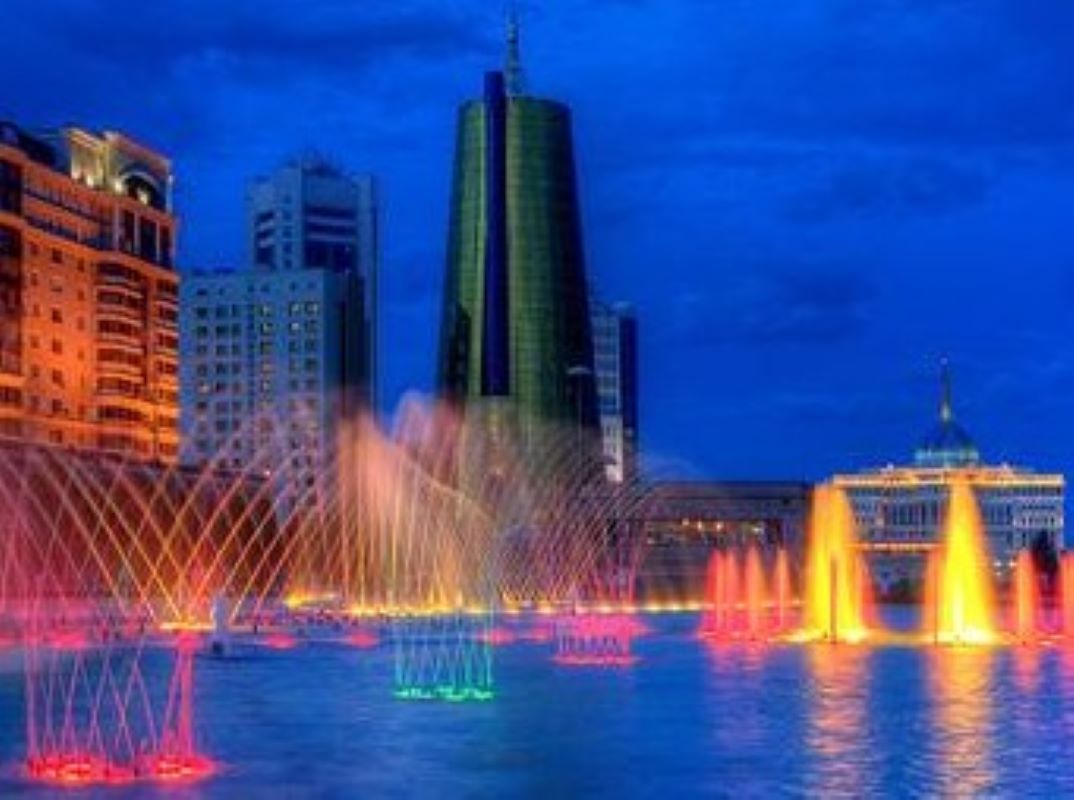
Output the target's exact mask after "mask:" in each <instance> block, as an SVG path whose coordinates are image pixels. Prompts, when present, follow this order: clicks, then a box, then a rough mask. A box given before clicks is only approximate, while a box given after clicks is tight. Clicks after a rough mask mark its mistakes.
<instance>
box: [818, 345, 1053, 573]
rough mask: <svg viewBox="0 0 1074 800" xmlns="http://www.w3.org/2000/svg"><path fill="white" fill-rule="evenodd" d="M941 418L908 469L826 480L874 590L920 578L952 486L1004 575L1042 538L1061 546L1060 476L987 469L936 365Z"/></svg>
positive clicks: (947, 373) (945, 369) (944, 370)
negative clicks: (845, 512)
mask: <svg viewBox="0 0 1074 800" xmlns="http://www.w3.org/2000/svg"><path fill="white" fill-rule="evenodd" d="M940 383H941V386H940V404H939V414H938V417H937V419H936V421H935V422H934V423H933V425H932V427H931V428H929V430H928V431H927V432H926V434H925V436H924V437H923V438H922V439H921V440H920V442H919V443H918V445H917V448H916V449H915V450H914V454H913V461H912V463H911V464H909V465H905V466H897V465H889V466H886V467H882V468H880V469H874V470H866V471H863V472H858V473H854V474H849V475H836V476H834V477H833V478H832V483H834V484H835V485H836V486H839V487H841V488H843V489H845V490H846V492H847V495H848V497H849V498H850V502H851V505H852V507H853V509H854V515H855V517H856V520H857V525H858V536H859V539H860V541H861V546H862V549H863V550H865V551H866V552H868V553H869V555H870V568H871V571H872V575H873V578H874V580H875V581H876V583H877V584H878V585H879V586H880V588H882V589H883V588H886V587H891V586H892V585H894V584H896V583H898V582H900V581H909V582H910V583H911V584H913V583H915V582H918V581H920V579H921V577H922V575H923V570H924V566H925V558H924V556H927V554H928V553H929V552H930V551H931V550H933V549H934V548H935V547H936V546H937V543H938V541H939V539H940V536H941V535H942V529H943V522H944V516H945V513H946V509H947V499H948V496H949V494H950V489H951V486H952V485H953V484H954V483H955V482H965V483H968V484H969V485H970V486H971V487H972V489H973V490H974V494H975V496H976V498H977V503H978V506H979V508H980V512H981V518H982V523H983V527H984V534H985V539H986V543H987V546H988V551H989V557H990V558H991V560H992V564H993V568H994V569H995V571H996V573H997V574H998V575H999V576H1000V577H1001V578H1004V577H1006V576H1007V575H1008V574H1009V571H1010V569H1011V567H1012V566H1013V565H1014V559H1015V557H1016V556H1017V553H1018V551H1019V550H1021V549H1022V548H1024V547H1029V546H1031V545H1032V544H1033V542H1034V540H1036V539H1037V538H1038V537H1041V536H1045V537H1047V538H1048V539H1049V540H1050V542H1051V544H1052V545H1053V546H1054V547H1055V548H1056V550H1059V549H1062V547H1063V525H1064V519H1063V507H1064V491H1065V481H1064V477H1063V476H1062V475H1059V474H1048V473H1039V472H1034V471H1032V470H1029V469H1024V468H1019V467H1014V466H1011V465H1009V464H995V465H990V464H987V463H986V462H985V461H984V459H983V458H982V456H981V451H980V450H979V449H978V447H977V444H976V442H975V441H974V439H973V437H972V436H970V434H969V433H968V432H967V430H966V429H965V428H964V427H963V426H962V425H961V424H959V422H958V421H957V420H956V418H955V412H954V404H953V401H952V389H951V370H950V367H949V365H948V363H947V361H946V360H945V361H944V362H942V364H941V381H940Z"/></svg>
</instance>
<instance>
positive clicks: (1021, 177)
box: [0, 0, 1074, 478]
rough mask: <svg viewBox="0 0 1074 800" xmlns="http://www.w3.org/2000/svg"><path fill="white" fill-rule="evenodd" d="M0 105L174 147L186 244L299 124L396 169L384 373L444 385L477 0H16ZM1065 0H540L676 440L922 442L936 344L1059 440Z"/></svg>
mask: <svg viewBox="0 0 1074 800" xmlns="http://www.w3.org/2000/svg"><path fill="white" fill-rule="evenodd" d="M3 18H4V20H3V28H4V31H3V34H2V38H3V41H4V47H3V49H2V53H0V87H2V88H0V117H8V118H11V119H14V120H15V121H17V122H19V123H21V124H23V125H25V126H28V127H37V126H54V125H59V124H64V123H67V122H76V123H79V124H82V125H85V126H89V127H94V128H115V129H120V130H123V131H125V132H128V133H129V134H131V135H132V136H134V137H135V138H137V139H140V140H142V141H144V142H146V143H147V144H150V145H152V146H155V147H158V148H160V149H162V150H164V151H165V152H167V153H169V154H170V155H171V156H172V157H173V159H174V162H175V170H176V173H177V195H176V196H177V204H178V209H179V213H180V214H181V216H182V229H181V234H180V256H181V264H182V266H183V268H184V269H189V268H215V267H221V266H237V265H239V264H241V262H242V260H243V258H244V243H243V215H242V208H243V203H242V198H243V188H244V184H245V182H246V181H247V180H248V179H249V178H250V177H252V176H254V175H257V174H261V173H265V172H267V171H269V170H271V169H272V168H274V167H275V166H277V165H278V164H279V163H281V161H283V160H284V159H285V158H286V157H287V156H289V155H291V154H295V153H300V152H308V151H314V152H319V153H322V154H324V155H327V156H329V157H330V158H332V159H333V160H335V161H337V162H338V163H340V164H341V165H343V166H344V167H346V168H347V169H349V170H352V171H369V172H373V173H375V174H376V175H378V176H379V177H380V179H381V181H382V186H383V192H384V198H385V252H384V260H383V265H382V276H383V286H384V292H383V321H384V324H383V340H384V347H383V353H382V364H383V369H384V373H385V385H384V386H383V387H382V395H383V397H382V405H383V406H384V408H385V409H390V408H392V407H393V406H394V405H395V403H396V402H397V401H398V399H399V397H400V395H401V394H402V393H403V392H404V391H405V390H407V389H408V388H416V389H418V390H422V391H428V390H430V389H431V388H432V376H433V354H434V353H435V336H436V330H437V322H438V316H439V290H440V283H441V280H442V276H443V262H444V243H445V239H446V213H447V200H448V184H449V180H450V171H451V155H452V150H453V132H454V121H455V109H456V106H457V104H458V103H459V102H460V101H462V100H463V99H465V98H467V97H469V96H472V95H474V94H476V93H478V92H479V90H480V87H481V79H482V73H483V71H484V70H485V69H487V68H493V67H496V66H498V65H499V63H500V59H501V54H502V47H501V38H502V36H501V31H502V12H501V8H500V4H499V3H498V2H489V0H429V2H411V1H410V0H390V1H389V0H360V1H359V0H340V1H338V2H336V1H335V0H333V1H332V2H317V0H308V1H307V2H297V0H296V1H295V2H289V3H285V2H276V1H273V0H255V1H254V2H231V1H230V0H229V1H228V2H222V0H183V2H162V1H159V0H153V1H152V2H147V1H146V0H108V1H107V2H105V0H97V2H93V0H70V1H65V2H50V1H49V0H30V1H27V0H5V2H4V13H3ZM1071 31H1074V3H1069V2H1064V0H1051V1H1050V2H1047V1H1045V0H868V1H867V2H866V1H865V0H752V1H750V0H723V1H721V2H704V1H703V0H694V2H687V0H554V2H544V3H540V4H530V5H528V6H526V8H525V14H524V21H523V56H524V63H525V67H526V71H527V80H528V85H529V89H530V90H531V91H532V92H533V93H535V94H539V95H545V96H549V97H554V98H556V99H560V100H563V101H566V102H568V103H570V104H571V105H572V106H573V108H574V111H575V128H576V130H575V133H576V138H577V147H578V161H579V170H580V176H581V182H582V186H581V191H582V196H583V201H584V224H585V230H586V239H587V241H586V249H587V254H588V260H589V269H590V277H591V280H592V281H593V283H594V285H595V286H596V287H597V288H598V289H599V292H600V294H601V295H602V296H604V297H605V298H608V299H613V300H620V299H621V300H627V301H631V302H633V303H634V305H635V306H636V308H637V310H638V314H639V318H640V321H641V325H642V365H641V372H642V398H641V402H642V409H643V411H642V426H643V428H642V438H643V445H644V449H645V451H646V458H647V461H648V463H649V465H650V467H651V468H653V469H654V470H656V471H657V472H659V473H661V474H672V475H680V476H711V477H721V478H744V477H759V478H820V477H823V476H825V475H826V474H828V473H830V472H832V471H834V470H842V469H854V468H858V467H863V466H873V465H877V464H881V463H888V462H891V461H900V460H903V459H905V458H906V457H908V455H909V453H910V452H911V451H912V448H913V445H914V444H915V442H916V439H917V438H918V437H919V436H920V435H921V433H922V432H923V431H924V429H925V428H927V427H928V425H929V423H930V422H931V417H932V416H933V415H934V413H935V405H936V394H937V389H936V362H937V360H938V358H939V357H940V356H941V355H942V354H948V355H949V356H950V357H951V359H952V362H953V365H954V371H955V393H956V412H957V414H958V416H959V418H960V421H961V422H962V423H963V424H964V425H965V426H966V427H967V428H968V429H969V430H970V431H971V433H973V434H974V435H975V437H976V438H977V440H978V443H979V445H980V446H981V448H982V450H983V451H984V453H985V455H986V456H988V457H989V458H991V459H993V460H1010V461H1014V462H1018V463H1023V464H1027V465H1030V466H1034V467H1038V468H1042V469H1044V468H1049V469H1061V470H1071V471H1074V448H1072V447H1071V446H1070V445H1071V443H1072V442H1074V415H1072V414H1071V410H1072V409H1071V406H1072V404H1074V359H1072V353H1074V347H1072V342H1074V319H1072V316H1071V314H1070V311H1069V309H1070V306H1071V305H1072V303H1074V235H1072V228H1074V220H1072V218H1071V211H1072V209H1074V203H1072V198H1074V47H1072V46H1071V39H1070V36H1071Z"/></svg>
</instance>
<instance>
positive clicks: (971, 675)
mask: <svg viewBox="0 0 1074 800" xmlns="http://www.w3.org/2000/svg"><path fill="white" fill-rule="evenodd" d="M995 658H996V653H995V651H993V650H991V649H982V648H962V647H942V648H938V649H936V650H933V651H931V658H930V677H931V681H930V684H931V688H932V701H933V705H932V714H933V717H934V719H933V726H934V730H935V732H936V749H937V751H938V752H937V754H936V758H935V768H936V774H935V780H936V784H937V786H936V789H937V792H938V793H939V794H941V795H944V796H960V797H976V796H980V795H982V794H984V793H987V792H990V791H995V782H996V765H995V753H994V744H995V737H996V735H997V731H996V728H995V724H994V720H993V713H992V694H993V692H994V691H995V688H994V687H993V682H992V673H993V664H994V661H995Z"/></svg>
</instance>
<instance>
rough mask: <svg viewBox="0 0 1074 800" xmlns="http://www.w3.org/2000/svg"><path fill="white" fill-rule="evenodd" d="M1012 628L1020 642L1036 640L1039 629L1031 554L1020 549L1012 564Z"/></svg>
mask: <svg viewBox="0 0 1074 800" xmlns="http://www.w3.org/2000/svg"><path fill="white" fill-rule="evenodd" d="M1013 590H1014V592H1013V594H1014V598H1013V615H1012V616H1013V620H1012V623H1013V624H1012V626H1011V627H1012V629H1013V632H1014V636H1015V638H1016V639H1017V640H1018V641H1019V642H1021V643H1022V644H1031V643H1032V642H1034V641H1036V639H1037V636H1038V634H1039V633H1041V630H1040V604H1041V603H1040V585H1039V583H1038V582H1037V571H1036V568H1035V567H1034V565H1033V554H1032V553H1031V552H1030V551H1029V550H1027V549H1024V548H1023V549H1022V550H1020V551H1019V552H1018V558H1017V560H1016V561H1015V565H1014V586H1013Z"/></svg>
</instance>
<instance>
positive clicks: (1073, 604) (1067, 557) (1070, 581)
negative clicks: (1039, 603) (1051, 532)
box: [1059, 553, 1074, 641]
mask: <svg viewBox="0 0 1074 800" xmlns="http://www.w3.org/2000/svg"><path fill="white" fill-rule="evenodd" d="M1059 603H1060V607H1059V615H1060V620H1059V626H1060V631H1061V632H1062V634H1063V636H1064V637H1066V639H1067V640H1068V641H1069V640H1070V639H1074V553H1064V554H1063V557H1062V559H1061V560H1060V562H1059Z"/></svg>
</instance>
